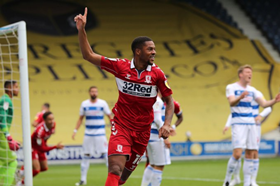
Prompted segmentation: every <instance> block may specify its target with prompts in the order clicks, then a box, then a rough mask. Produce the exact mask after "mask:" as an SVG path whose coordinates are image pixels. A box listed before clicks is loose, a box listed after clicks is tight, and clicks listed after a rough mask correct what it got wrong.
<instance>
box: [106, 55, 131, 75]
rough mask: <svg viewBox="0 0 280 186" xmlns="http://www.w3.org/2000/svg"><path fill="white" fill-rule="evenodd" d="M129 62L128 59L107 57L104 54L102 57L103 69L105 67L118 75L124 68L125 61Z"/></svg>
mask: <svg viewBox="0 0 280 186" xmlns="http://www.w3.org/2000/svg"><path fill="white" fill-rule="evenodd" d="M127 62H129V60H126V59H118V58H107V57H104V56H102V57H101V65H100V66H101V69H104V70H106V71H108V72H110V73H111V74H113V75H115V76H116V75H117V74H118V73H119V71H120V70H121V69H122V66H123V65H124V63H127Z"/></svg>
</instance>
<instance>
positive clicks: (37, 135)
mask: <svg viewBox="0 0 280 186" xmlns="http://www.w3.org/2000/svg"><path fill="white" fill-rule="evenodd" d="M47 137H49V135H46V134H45V132H44V125H43V124H41V125H40V126H38V127H37V128H36V130H35V131H34V132H33V134H32V136H31V142H32V148H33V149H35V150H38V151H41V152H48V151H51V150H53V149H55V148H56V146H50V147H49V146H47V141H46V140H45V138H47Z"/></svg>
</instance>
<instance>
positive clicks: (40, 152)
mask: <svg viewBox="0 0 280 186" xmlns="http://www.w3.org/2000/svg"><path fill="white" fill-rule="evenodd" d="M43 119H44V122H43V123H41V124H39V125H38V126H37V128H36V129H35V131H34V132H33V133H32V135H31V145H32V171H33V177H34V176H36V175H37V174H39V173H40V172H43V171H47V170H48V164H47V157H46V152H49V151H51V150H53V149H63V147H64V146H63V145H62V144H61V143H58V144H57V145H54V146H48V145H47V140H48V139H49V138H50V137H51V135H52V134H54V132H55V126H56V124H55V121H54V116H53V114H52V112H49V111H47V112H45V113H44V114H43ZM17 174H18V177H23V175H24V167H23V166H22V167H21V170H19V171H18V172H17ZM23 184H24V180H21V181H19V182H18V183H17V186H20V185H23Z"/></svg>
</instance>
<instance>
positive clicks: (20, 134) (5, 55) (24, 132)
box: [0, 21, 33, 186]
mask: <svg viewBox="0 0 280 186" xmlns="http://www.w3.org/2000/svg"><path fill="white" fill-rule="evenodd" d="M0 65H1V66H0V71H1V76H0V81H1V83H0V86H1V88H0V90H1V91H0V94H1V95H0V96H2V95H4V94H5V90H4V82H5V81H7V80H15V81H17V82H18V84H19V87H20V91H19V95H18V97H13V98H12V103H13V110H14V116H13V121H12V124H11V128H10V134H11V136H13V139H14V140H16V141H19V142H21V145H22V147H23V156H24V162H23V164H24V177H25V178H24V180H25V186H33V178H32V157H31V152H32V150H31V134H30V110H29V82H28V59H27V36H26V23H25V22H24V21H20V22H17V23H14V24H10V25H6V26H4V27H1V28H0ZM19 98H20V99H19ZM20 125H22V127H21V128H20ZM0 143H1V141H0ZM0 185H1V184H0Z"/></svg>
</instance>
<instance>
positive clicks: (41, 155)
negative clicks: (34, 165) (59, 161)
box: [32, 149, 47, 161]
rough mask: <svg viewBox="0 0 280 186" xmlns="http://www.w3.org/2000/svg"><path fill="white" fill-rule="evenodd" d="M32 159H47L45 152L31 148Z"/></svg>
mask: <svg viewBox="0 0 280 186" xmlns="http://www.w3.org/2000/svg"><path fill="white" fill-rule="evenodd" d="M32 160H39V161H44V160H47V156H46V153H44V152H38V151H36V150H34V149H32Z"/></svg>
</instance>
